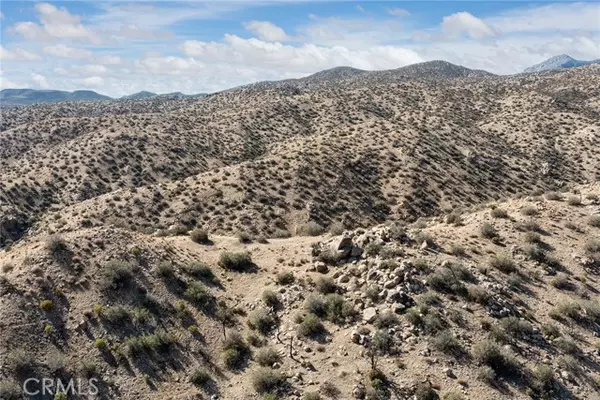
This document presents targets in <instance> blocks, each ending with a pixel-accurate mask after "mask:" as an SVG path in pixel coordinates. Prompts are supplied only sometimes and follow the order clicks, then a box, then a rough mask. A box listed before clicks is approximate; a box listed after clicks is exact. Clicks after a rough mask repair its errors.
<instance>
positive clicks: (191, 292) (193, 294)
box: [184, 282, 216, 312]
mask: <svg viewBox="0 0 600 400" xmlns="http://www.w3.org/2000/svg"><path fill="white" fill-rule="evenodd" d="M184 296H185V298H186V299H188V300H189V301H190V302H192V303H194V304H195V305H196V306H197V307H198V308H200V309H201V310H204V311H207V312H210V311H213V310H214V308H215V305H216V302H215V297H214V296H213V295H212V294H211V293H210V292H209V291H208V289H206V286H204V285H203V284H202V283H200V282H192V283H190V284H189V286H188V287H187V289H186V290H185V292H184Z"/></svg>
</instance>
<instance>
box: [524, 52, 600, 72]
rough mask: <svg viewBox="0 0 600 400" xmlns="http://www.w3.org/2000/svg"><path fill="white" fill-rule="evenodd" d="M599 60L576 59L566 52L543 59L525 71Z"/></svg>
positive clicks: (568, 66) (556, 67) (570, 66)
mask: <svg viewBox="0 0 600 400" xmlns="http://www.w3.org/2000/svg"><path fill="white" fill-rule="evenodd" d="M598 62H600V60H594V61H582V60H576V59H574V58H573V57H570V56H568V55H566V54H561V55H559V56H554V57H550V58H549V59H547V60H545V61H542V62H541V63H539V64H536V65H533V66H531V67H529V68H526V69H525V70H524V71H523V72H541V71H549V70H555V69H565V68H574V67H581V66H583V65H588V64H594V63H598Z"/></svg>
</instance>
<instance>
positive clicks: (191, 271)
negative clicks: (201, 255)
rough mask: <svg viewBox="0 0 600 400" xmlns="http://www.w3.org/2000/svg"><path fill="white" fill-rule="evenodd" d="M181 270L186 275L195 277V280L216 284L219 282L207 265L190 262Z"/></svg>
mask: <svg viewBox="0 0 600 400" xmlns="http://www.w3.org/2000/svg"><path fill="white" fill-rule="evenodd" d="M181 268H182V270H183V271H184V272H185V273H186V274H188V275H190V276H193V277H194V278H197V279H200V280H202V281H204V282H208V283H213V284H215V283H217V282H218V281H219V280H218V279H217V277H216V276H215V274H214V272H213V271H212V269H211V268H210V267H209V266H208V265H206V264H202V263H199V262H190V263H187V264H184V265H183V266H182V267H181Z"/></svg>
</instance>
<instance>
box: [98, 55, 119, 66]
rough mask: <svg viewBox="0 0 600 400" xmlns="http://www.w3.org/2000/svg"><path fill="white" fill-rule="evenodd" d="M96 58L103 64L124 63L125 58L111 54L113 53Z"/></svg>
mask: <svg viewBox="0 0 600 400" xmlns="http://www.w3.org/2000/svg"><path fill="white" fill-rule="evenodd" d="M94 60H95V61H96V62H97V63H99V64H102V65H119V64H121V63H123V60H122V59H121V57H119V56H111V55H105V56H99V57H95V59H94Z"/></svg>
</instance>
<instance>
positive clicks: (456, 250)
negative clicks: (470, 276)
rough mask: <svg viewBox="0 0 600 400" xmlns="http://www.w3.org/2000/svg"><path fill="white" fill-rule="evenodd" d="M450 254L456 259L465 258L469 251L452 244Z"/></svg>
mask: <svg viewBox="0 0 600 400" xmlns="http://www.w3.org/2000/svg"><path fill="white" fill-rule="evenodd" d="M450 253H452V255H453V256H456V257H464V256H465V255H466V254H467V251H466V250H465V248H464V247H463V246H461V245H460V244H452V245H451V246H450Z"/></svg>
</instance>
